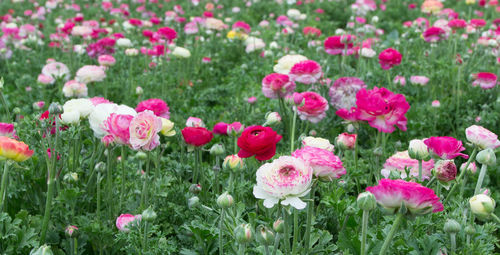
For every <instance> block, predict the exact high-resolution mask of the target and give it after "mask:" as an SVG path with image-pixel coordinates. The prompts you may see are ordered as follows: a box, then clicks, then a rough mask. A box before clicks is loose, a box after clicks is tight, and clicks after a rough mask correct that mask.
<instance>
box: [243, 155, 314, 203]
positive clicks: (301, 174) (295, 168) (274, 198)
mask: <svg viewBox="0 0 500 255" xmlns="http://www.w3.org/2000/svg"><path fill="white" fill-rule="evenodd" d="M312 173H313V169H312V168H311V167H310V166H309V165H308V164H306V163H305V162H304V161H303V160H301V159H298V158H295V157H291V156H282V157H279V158H278V159H276V160H274V161H273V162H271V163H266V164H264V165H262V166H261V167H260V168H259V169H258V170H257V185H255V186H254V187H253V195H254V196H255V197H256V198H258V199H264V206H265V207H267V208H272V207H273V206H274V205H275V204H277V203H278V202H279V201H280V200H281V204H282V205H291V206H293V207H295V208H296V209H299V210H301V209H304V208H305V207H306V203H305V202H304V201H302V200H301V199H300V198H301V197H303V196H305V195H307V193H309V191H310V187H311V180H312Z"/></svg>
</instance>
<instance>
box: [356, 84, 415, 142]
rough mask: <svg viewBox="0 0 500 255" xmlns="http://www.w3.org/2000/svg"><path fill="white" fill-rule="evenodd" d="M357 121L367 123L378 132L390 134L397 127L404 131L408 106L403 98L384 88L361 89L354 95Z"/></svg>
mask: <svg viewBox="0 0 500 255" xmlns="http://www.w3.org/2000/svg"><path fill="white" fill-rule="evenodd" d="M356 105H357V110H358V116H357V117H358V119H360V120H365V121H368V124H370V126H372V127H374V128H376V129H377V130H378V131H379V132H384V133H392V132H394V130H395V129H396V128H395V127H394V126H397V127H398V128H399V129H401V130H403V131H406V121H407V119H406V117H405V114H406V112H407V111H408V110H409V109H410V104H408V102H407V101H406V98H405V96H403V95H401V94H394V93H393V92H391V91H390V90H388V89H386V88H377V87H374V88H373V89H372V90H367V89H362V90H360V91H359V92H358V94H356Z"/></svg>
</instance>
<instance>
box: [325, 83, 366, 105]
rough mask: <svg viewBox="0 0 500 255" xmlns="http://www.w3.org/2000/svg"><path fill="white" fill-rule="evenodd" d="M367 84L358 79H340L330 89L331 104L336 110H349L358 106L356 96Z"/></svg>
mask: <svg viewBox="0 0 500 255" xmlns="http://www.w3.org/2000/svg"><path fill="white" fill-rule="evenodd" d="M362 88H366V84H365V83H364V82H363V81H362V80H361V79H359V78H357V77H340V78H338V79H337V80H335V82H334V83H333V85H332V86H331V87H330V91H329V93H328V94H329V96H330V104H331V105H332V106H333V107H335V109H341V108H345V109H349V108H351V107H354V106H356V94H357V93H358V91H359V90H361V89H362Z"/></svg>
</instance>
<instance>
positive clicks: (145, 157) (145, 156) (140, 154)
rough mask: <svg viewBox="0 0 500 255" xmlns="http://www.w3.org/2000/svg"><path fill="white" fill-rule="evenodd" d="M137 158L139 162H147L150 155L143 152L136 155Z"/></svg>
mask: <svg viewBox="0 0 500 255" xmlns="http://www.w3.org/2000/svg"><path fill="white" fill-rule="evenodd" d="M135 157H136V158H137V159H139V160H146V159H147V158H148V155H147V154H146V153H144V152H142V151H138V152H137V153H136V154H135Z"/></svg>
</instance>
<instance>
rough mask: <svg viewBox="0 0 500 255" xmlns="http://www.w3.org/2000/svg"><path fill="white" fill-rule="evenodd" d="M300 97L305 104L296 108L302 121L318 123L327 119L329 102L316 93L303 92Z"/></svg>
mask: <svg viewBox="0 0 500 255" xmlns="http://www.w3.org/2000/svg"><path fill="white" fill-rule="evenodd" d="M300 95H301V96H302V97H303V98H304V101H303V102H304V104H303V105H298V106H294V110H295V111H297V113H298V114H299V117H300V119H301V120H308V121H310V122H312V123H318V122H319V121H320V120H322V119H323V118H324V117H326V111H327V110H328V101H327V100H326V99H325V98H324V97H322V96H320V95H319V94H318V93H316V92H302V93H300Z"/></svg>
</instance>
